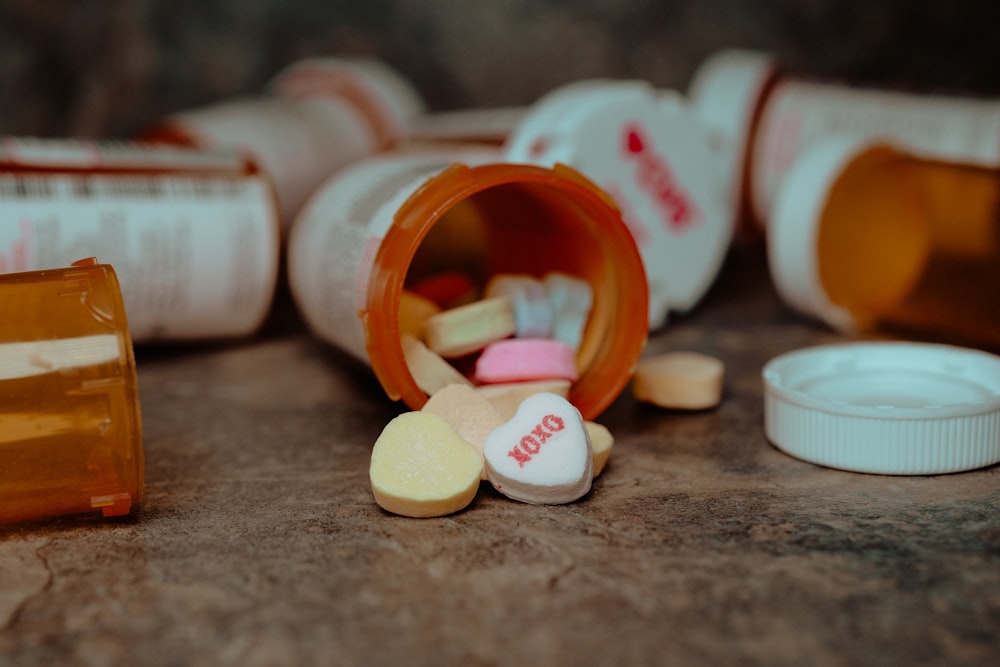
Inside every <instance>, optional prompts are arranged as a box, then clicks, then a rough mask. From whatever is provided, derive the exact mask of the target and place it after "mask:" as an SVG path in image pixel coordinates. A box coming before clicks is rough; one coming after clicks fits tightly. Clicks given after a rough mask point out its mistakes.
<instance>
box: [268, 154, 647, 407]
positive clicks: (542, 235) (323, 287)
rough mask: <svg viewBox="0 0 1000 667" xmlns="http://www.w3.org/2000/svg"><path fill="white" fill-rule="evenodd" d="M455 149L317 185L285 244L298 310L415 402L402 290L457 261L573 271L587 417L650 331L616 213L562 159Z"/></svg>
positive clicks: (580, 391)
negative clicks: (509, 158) (582, 313)
mask: <svg viewBox="0 0 1000 667" xmlns="http://www.w3.org/2000/svg"><path fill="white" fill-rule="evenodd" d="M461 159H462V160H463V161H464V164H463V163H455V158H450V159H449V158H444V157H443V156H441V155H418V154H410V155H385V156H381V157H375V158H369V159H368V160H365V161H364V162H361V163H357V164H355V165H352V166H351V167H348V168H346V169H344V170H342V171H341V172H338V173H337V174H336V175H335V176H334V177H333V178H331V179H330V180H329V181H328V182H327V183H326V184H325V185H324V186H323V187H322V188H321V189H320V190H319V191H318V192H317V193H316V195H315V196H314V197H313V198H312V199H311V200H310V201H309V202H308V203H307V205H306V206H305V208H304V209H303V211H302V213H301V214H300V216H299V218H298V219H297V220H296V222H295V224H294V226H293V228H292V234H291V237H290V244H289V255H288V264H289V280H290V284H291V288H292V293H293V295H294V296H295V299H296V301H297V303H298V305H299V307H300V309H301V311H302V313H303V315H304V317H305V319H306V320H307V322H308V323H309V325H310V327H311V328H312V329H313V331H314V332H315V333H316V334H317V335H318V336H319V337H321V338H323V339H325V340H327V341H329V342H331V343H333V344H334V345H336V346H338V347H340V348H341V349H343V350H345V351H347V352H348V353H350V354H352V355H353V356H355V357H357V358H358V359H361V360H362V361H364V362H365V363H367V364H368V365H370V366H371V368H372V370H373V371H374V372H375V375H376V376H377V377H378V379H379V381H380V382H381V384H382V386H383V388H384V389H385V391H386V393H387V394H388V395H389V397H390V398H392V399H394V400H398V399H401V400H402V401H404V402H405V403H406V404H407V405H408V406H410V407H411V408H413V409H418V408H420V407H421V406H422V405H423V404H424V402H426V400H427V395H426V394H425V393H424V392H423V391H422V390H421V389H420V388H419V387H418V386H417V383H416V381H415V380H414V378H413V376H412V375H411V374H410V371H409V369H408V367H407V364H406V361H405V359H404V354H403V349H402V347H401V345H400V327H399V307H400V294H401V292H402V290H403V289H404V287H406V286H407V285H408V284H410V283H412V282H414V281H418V280H421V279H423V278H426V277H429V276H433V275H435V274H437V273H443V272H454V271H459V272H462V273H464V274H467V275H469V276H470V277H472V278H473V280H474V281H475V282H477V283H479V284H480V285H483V284H485V282H486V281H487V280H488V279H489V277H490V276H492V275H494V274H497V273H527V274H532V275H536V276H541V275H543V274H545V273H546V272H549V271H561V272H565V273H568V274H572V275H575V276H578V277H580V278H582V279H584V280H586V281H587V282H588V283H589V284H590V286H591V288H592V290H593V295H594V298H593V308H592V310H591V315H590V318H589V321H588V324H587V326H586V329H585V331H584V337H583V341H582V343H581V346H580V350H579V353H578V357H577V365H578V368H579V373H580V377H579V379H578V380H577V381H576V382H575V383H574V384H573V385H572V387H571V389H570V395H569V398H570V401H572V402H573V403H574V405H576V407H577V408H578V409H579V410H580V412H581V413H582V414H583V416H584V417H585V418H592V417H594V416H596V415H597V414H599V413H600V412H602V411H603V410H604V409H605V408H606V407H607V406H608V405H609V404H610V403H611V402H612V401H613V400H614V399H615V398H616V397H617V396H618V394H619V393H620V392H621V390H622V389H623V388H624V387H625V385H626V384H627V382H628V380H629V378H630V377H631V375H632V371H633V369H634V367H635V364H636V362H637V361H638V359H639V356H640V354H641V352H642V349H643V347H644V345H645V341H646V337H647V332H648V316H647V311H648V288H647V283H646V278H645V270H644V268H643V264H642V260H641V256H640V255H639V252H638V249H637V247H636V244H635V241H634V240H633V238H632V235H631V233H630V232H629V229H628V227H627V226H626V225H625V223H624V222H623V221H622V217H621V213H620V212H619V210H618V209H617V208H616V207H615V205H614V204H613V203H612V201H611V199H610V197H608V196H607V195H606V194H605V193H604V191H603V190H601V189H600V188H598V187H597V186H596V185H594V184H593V183H592V182H591V181H590V180H588V179H587V178H585V177H584V176H582V175H581V174H579V173H578V172H577V171H575V170H573V169H570V168H568V167H565V166H562V165H556V166H555V167H552V168H549V167H540V166H533V165H526V164H508V163H502V162H496V159H497V155H496V153H495V152H490V151H484V152H483V153H481V154H478V155H477V154H476V153H475V152H474V151H472V152H470V153H468V154H466V155H464V156H462V158H461Z"/></svg>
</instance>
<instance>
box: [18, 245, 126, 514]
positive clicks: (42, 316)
mask: <svg viewBox="0 0 1000 667" xmlns="http://www.w3.org/2000/svg"><path fill="white" fill-rule="evenodd" d="M0 304H2V305H3V314H4V316H3V318H0V522H12V521H23V520H27V519H37V518H42V517H53V516H59V515H63V514H78V513H84V512H94V511H98V510H99V511H101V513H102V514H103V515H104V516H118V515H122V514H128V512H129V510H130V508H131V507H132V506H134V505H135V504H136V503H138V502H139V500H140V499H141V498H142V485H143V460H142V429H141V425H140V418H139V396H138V390H137V388H136V376H135V360H134V358H133V356H132V341H131V339H130V338H129V330H128V323H127V321H126V319H125V308H124V306H123V304H122V298H121V294H120V292H119V289H118V280H117V278H116V277H115V272H114V270H113V269H112V268H111V267H110V266H108V265H106V264H98V263H97V261H96V260H94V259H89V260H82V261H79V262H76V263H75V264H73V265H72V266H70V267H68V268H63V269H49V270H44V271H30V272H25V273H12V274H7V275H2V276H0Z"/></svg>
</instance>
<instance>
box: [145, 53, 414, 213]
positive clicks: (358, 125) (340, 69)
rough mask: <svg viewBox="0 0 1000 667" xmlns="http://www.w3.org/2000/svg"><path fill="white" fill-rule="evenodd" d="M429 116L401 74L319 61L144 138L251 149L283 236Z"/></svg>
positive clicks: (373, 64)
mask: <svg viewBox="0 0 1000 667" xmlns="http://www.w3.org/2000/svg"><path fill="white" fill-rule="evenodd" d="M422 109H423V102H422V100H421V99H420V97H419V95H418V94H417V92H416V91H415V89H414V88H413V87H412V86H411V85H410V83H409V82H408V81H407V80H406V79H404V78H403V77H402V76H401V75H400V74H399V73H398V72H396V71H395V70H394V69H392V68H390V67H389V66H387V65H385V64H384V63H382V62H379V61H377V60H373V59H366V58H313V59H307V60H302V61H298V62H296V63H293V64H292V65H290V66H289V67H287V68H286V69H284V70H282V71H281V72H279V73H278V75H277V76H276V77H275V78H274V79H273V80H272V81H271V83H270V84H269V86H268V90H267V91H266V93H265V94H262V95H257V96H252V97H241V98H237V99H232V100H228V101H224V102H219V103H217V104H214V105H210V106H207V107H203V108H199V109H191V110H187V111H182V112H178V113H174V114H171V115H170V116H168V117H167V118H165V119H163V120H162V121H161V122H159V123H158V124H157V125H156V126H155V127H153V128H151V129H150V130H149V131H147V132H146V133H145V134H144V135H143V136H142V138H143V139H145V140H156V141H162V142H170V143H178V144H182V145H189V146H195V147H202V148H205V147H227V148H236V149H243V150H246V151H247V152H249V153H250V155H251V156H252V157H253V158H254V159H255V160H256V161H257V162H258V163H259V164H260V165H261V167H262V168H263V169H264V170H265V171H266V172H267V174H268V175H269V176H270V178H271V180H272V181H273V182H274V188H275V191H276V192H277V197H278V203H279V206H280V212H281V220H282V224H283V228H284V229H287V227H288V225H289V224H291V221H292V220H293V219H294V216H295V215H296V213H297V212H298V210H299V208H301V206H302V204H303V202H304V201H305V200H306V199H307V198H308V197H309V195H310V194H312V192H313V190H315V189H316V187H317V186H319V184H320V183H322V182H323V180H324V179H326V178H327V177H328V176H329V175H330V174H332V173H333V172H334V171H335V170H336V169H338V168H340V167H342V166H344V165H346V164H348V163H349V162H352V161H354V160H357V159H359V158H361V157H364V156H366V155H370V154H372V153H375V152H377V151H380V150H383V149H386V148H388V147H390V146H392V145H393V144H395V143H396V141H398V140H399V139H400V138H401V137H403V136H404V135H406V134H407V126H408V123H409V120H410V119H411V118H412V117H413V116H415V115H416V114H417V113H419V112H420V111H421V110H422Z"/></svg>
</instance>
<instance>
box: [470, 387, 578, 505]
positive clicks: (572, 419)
mask: <svg viewBox="0 0 1000 667" xmlns="http://www.w3.org/2000/svg"><path fill="white" fill-rule="evenodd" d="M483 456H484V457H485V459H486V475H487V478H488V479H489V480H490V483H491V484H493V486H494V487H495V488H496V490H497V491H499V492H500V493H502V494H503V495H505V496H507V497H508V498H513V499H514V500H520V501H523V502H526V503H533V504H536V505H558V504H562V503H569V502H572V501H574V500H577V499H578V498H580V497H582V496H584V495H585V494H586V493H587V492H588V491H590V485H591V482H592V480H593V477H594V474H593V470H594V467H593V466H594V463H593V453H592V451H591V446H590V439H589V437H588V435H587V430H586V428H585V426H584V423H583V419H582V418H581V417H580V413H579V411H577V409H576V408H575V407H573V404H572V403H570V402H569V401H567V400H566V399H565V398H563V397H562V396H557V395H556V394H550V393H547V392H542V393H540V394H534V395H533V396H529V397H528V398H526V399H524V401H523V402H522V403H521V406H520V407H519V408H518V409H517V413H516V414H515V415H514V417H513V418H512V419H511V420H510V421H508V422H507V423H505V424H504V425H503V426H500V427H498V428H496V429H494V430H493V431H492V432H491V433H490V434H489V435H488V436H486V441H485V442H484V443H483Z"/></svg>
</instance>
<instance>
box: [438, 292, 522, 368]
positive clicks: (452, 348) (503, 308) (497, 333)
mask: <svg viewBox="0 0 1000 667" xmlns="http://www.w3.org/2000/svg"><path fill="white" fill-rule="evenodd" d="M516 330H517V324H516V323H515V321H514V305H513V303H512V302H511V300H510V297H506V296H500V297H494V298H492V299H483V300H482V301H475V302H473V303H470V304H467V305H465V306H459V307H458V308H452V309H450V310H446V311H444V312H441V313H438V314H437V315H432V316H431V317H429V318H427V319H426V320H425V321H424V340H425V341H426V343H427V347H429V348H430V349H432V350H433V351H435V352H437V353H438V354H440V355H441V356H442V357H448V358H453V357H461V356H463V355H466V354H469V353H471V352H476V351H478V350H481V349H483V348H484V347H486V346H487V345H489V344H490V343H492V342H493V341H495V340H501V339H503V338H507V337H508V336H511V335H513V334H514V332H515V331H516Z"/></svg>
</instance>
